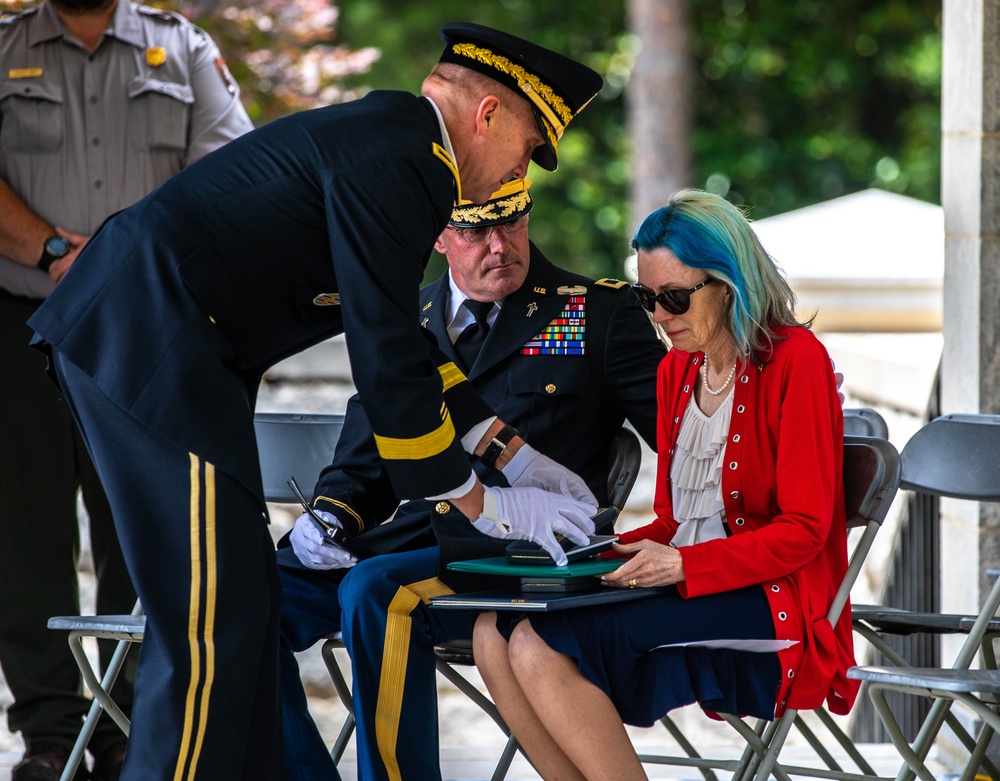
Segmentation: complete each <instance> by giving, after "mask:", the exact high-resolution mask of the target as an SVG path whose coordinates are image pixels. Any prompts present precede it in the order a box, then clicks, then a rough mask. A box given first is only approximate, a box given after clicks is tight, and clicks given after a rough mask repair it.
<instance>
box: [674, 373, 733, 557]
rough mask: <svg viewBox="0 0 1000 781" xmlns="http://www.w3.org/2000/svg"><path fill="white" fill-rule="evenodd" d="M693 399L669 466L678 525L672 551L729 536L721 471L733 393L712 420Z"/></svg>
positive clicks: (730, 393)
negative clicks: (723, 500)
mask: <svg viewBox="0 0 1000 781" xmlns="http://www.w3.org/2000/svg"><path fill="white" fill-rule="evenodd" d="M694 399H695V397H694V394H693V393H692V394H691V400H690V401H689V402H688V408H687V410H685V413H684V419H683V420H682V421H681V428H680V431H679V432H678V434H677V443H676V444H675V445H674V456H673V460H672V461H671V463H670V484H671V496H672V497H673V503H674V520H676V521H677V523H678V527H677V532H676V534H674V539H673V540H672V541H671V543H670V544H671V545H672V546H673V547H675V548H679V547H681V546H683V545H694V544H695V543H696V542H705V541H706V540H715V539H719V538H722V537H726V536H728V535H727V534H726V526H725V523H726V507H725V505H724V504H723V502H722V467H723V461H724V459H725V455H726V437H727V436H728V434H729V421H730V419H731V418H732V415H733V392H732V390H730V392H729V393H728V394H727V395H726V400H725V401H724V402H722V406H721V407H719V408H718V409H717V410H716V411H715V412H714V413H713V414H712V416H711V417H709V416H708V415H706V414H705V413H704V412H702V411H701V409H700V408H699V407H698V405H697V404H696V403H695V400H694Z"/></svg>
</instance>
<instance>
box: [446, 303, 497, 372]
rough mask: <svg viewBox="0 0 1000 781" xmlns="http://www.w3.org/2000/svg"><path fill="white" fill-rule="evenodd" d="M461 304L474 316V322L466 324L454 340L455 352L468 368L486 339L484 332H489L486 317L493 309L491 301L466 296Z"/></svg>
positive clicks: (474, 360)
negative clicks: (474, 299) (476, 299)
mask: <svg viewBox="0 0 1000 781" xmlns="http://www.w3.org/2000/svg"><path fill="white" fill-rule="evenodd" d="M462 306H464V307H465V308H466V309H468V310H469V311H470V312H472V316H473V317H474V318H476V322H474V323H471V324H469V325H468V326H466V328H465V330H464V331H462V333H460V334H459V335H458V338H457V339H456V340H455V352H457V353H458V355H459V357H460V358H461V359H462V362H463V363H464V364H465V369H466V370H469V369H471V368H472V364H474V363H475V362H476V356H477V355H479V349H480V348H481V347H482V346H483V342H485V341H486V334H488V333H489V332H490V324H489V323H488V322H486V318H487V317H488V316H489V314H490V312H491V311H492V310H493V302H492V301H473V300H472V299H471V298H467V299H465V301H463V302H462Z"/></svg>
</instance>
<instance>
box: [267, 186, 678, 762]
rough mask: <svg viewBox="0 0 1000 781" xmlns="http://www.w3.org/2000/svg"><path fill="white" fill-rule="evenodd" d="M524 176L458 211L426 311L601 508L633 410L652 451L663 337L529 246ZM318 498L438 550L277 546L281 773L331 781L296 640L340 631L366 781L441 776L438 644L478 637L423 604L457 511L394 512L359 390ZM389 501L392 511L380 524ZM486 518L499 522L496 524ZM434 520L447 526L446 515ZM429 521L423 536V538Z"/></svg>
mask: <svg viewBox="0 0 1000 781" xmlns="http://www.w3.org/2000/svg"><path fill="white" fill-rule="evenodd" d="M527 186H528V183H527V182H525V183H524V184H523V186H522V185H521V184H520V183H511V185H509V186H507V187H506V188H504V189H503V190H501V191H500V192H499V193H497V194H495V195H494V197H493V198H492V199H491V200H490V201H489V202H487V203H485V204H478V205H473V204H470V205H465V206H462V207H458V208H456V209H455V210H454V211H453V212H452V219H451V222H450V223H449V225H448V227H447V229H446V230H445V231H444V232H443V233H442V234H441V236H440V238H439V239H438V242H437V244H436V245H435V246H436V247H437V249H438V251H440V252H441V253H443V254H444V255H446V256H447V259H448V265H449V273H447V274H445V275H444V276H443V277H441V278H440V279H438V280H437V281H436V282H433V283H432V284H430V285H429V286H427V287H425V288H424V289H423V291H421V296H420V317H421V320H422V322H423V324H424V326H425V327H426V328H427V329H428V330H430V331H431V332H432V333H433V334H434V335H435V337H436V338H437V340H438V342H439V343H440V345H441V347H442V350H443V351H444V352H445V353H446V354H447V355H448V356H449V357H450V358H451V359H452V360H454V361H455V363H456V365H457V366H460V367H462V369H463V371H465V372H467V374H468V378H469V381H470V382H471V383H472V385H473V386H475V388H476V389H477V390H478V391H479V392H480V393H481V394H482V396H483V398H484V399H485V400H486V401H487V402H488V403H489V404H490V405H491V406H492V407H493V408H494V409H495V410H496V411H497V413H498V414H499V415H500V416H501V417H502V418H503V420H504V421H507V422H508V423H510V424H513V425H514V426H516V428H517V430H518V431H520V432H521V434H522V436H524V438H525V439H526V440H527V441H528V442H531V443H535V444H536V445H537V446H538V448H539V449H540V450H542V451H543V452H545V453H546V454H547V455H549V456H551V457H552V458H553V459H554V460H556V461H558V462H559V463H561V464H564V465H566V466H567V467H569V468H570V469H573V470H574V471H575V472H577V473H578V474H580V475H581V476H582V477H583V478H584V479H585V480H586V481H587V484H588V486H589V487H590V489H591V490H592V491H593V492H594V495H595V496H596V497H597V499H598V501H599V502H600V503H601V504H602V505H603V504H605V503H606V502H607V498H608V497H607V467H608V452H609V448H610V445H611V442H612V440H613V438H614V437H615V435H616V433H617V432H618V431H619V430H620V428H621V425H622V422H623V421H624V420H625V419H626V418H628V419H629V421H630V422H631V423H632V425H633V426H634V427H635V429H636V430H637V431H638V432H639V433H640V435H641V436H642V437H643V438H644V439H645V440H646V441H647V442H648V443H649V444H650V446H651V447H655V436H654V428H655V417H656V380H655V375H656V367H657V365H658V364H659V362H660V360H661V359H662V358H663V355H664V347H663V345H662V344H661V343H660V341H659V340H658V339H657V338H656V335H655V333H654V331H653V329H652V328H651V327H650V323H649V321H648V319H647V318H646V316H645V315H644V313H643V312H642V311H641V310H640V309H639V308H638V306H637V304H636V303H635V301H634V299H633V297H632V296H631V295H630V294H629V293H628V291H627V289H626V286H625V284H624V283H622V282H617V281H615V280H601V281H599V282H594V281H593V280H591V279H588V278H586V277H583V276H580V275H579V274H574V273H571V272H569V271H566V270H565V269H561V268H559V267H558V266H555V265H553V264H552V263H551V262H550V261H549V260H548V259H546V258H545V256H544V255H542V253H541V252H540V251H539V250H538V248H537V247H535V246H534V245H533V244H531V243H530V242H529V240H528V229H527V228H528V212H529V210H530V209H531V205H532V202H531V198H530V195H529V193H528V190H527ZM470 302H471V303H472V304H476V303H477V302H485V303H486V307H485V310H486V311H485V312H484V313H482V315H481V318H482V319H484V320H486V321H487V323H488V326H489V328H488V333H487V335H486V337H485V340H484V341H483V342H482V345H481V348H480V349H479V352H478V355H475V356H472V355H471V354H470V353H468V352H466V349H465V347H464V342H465V339H464V338H463V335H464V334H466V333H467V332H468V331H469V330H472V331H473V332H474V331H475V330H476V329H477V325H476V323H475V321H474V316H473V314H472V313H471V312H470V311H469V308H468V306H467V305H466V304H467V303H470ZM463 354H464V355H467V356H468V358H463ZM487 460H488V459H487ZM482 461H483V460H482V459H476V458H473V459H472V464H473V467H474V469H475V470H476V471H477V473H478V474H479V475H480V477H481V478H482V480H483V482H484V483H485V484H486V485H487V486H502V485H506V481H507V479H509V478H510V475H509V472H510V468H511V466H515V467H516V461H515V462H514V463H513V464H510V465H508V466H507V467H505V468H504V469H503V470H502V471H501V470H498V469H496V468H493V467H490V466H488V465H486V464H484V463H482ZM488 490H489V489H488ZM313 496H314V497H315V498H314V500H313V506H314V508H315V509H316V510H318V511H319V512H321V513H323V514H324V515H325V516H326V518H327V519H329V520H331V521H334V520H337V521H339V522H340V523H341V524H343V525H344V526H345V527H347V528H352V529H359V530H361V532H362V533H361V539H362V540H364V539H365V538H366V536H367V537H369V538H372V537H378V536H379V535H380V533H383V532H387V533H388V534H389V535H391V534H392V530H393V527H398V529H399V532H398V539H399V542H400V544H401V545H405V547H418V548H419V546H426V545H431V546H432V547H423V548H420V549H416V550H409V551H407V552H401V553H390V554H386V555H381V556H376V557H374V558H370V559H366V560H364V561H362V562H361V563H359V564H357V565H356V566H353V569H348V567H351V566H352V565H353V564H354V563H355V561H356V560H355V559H354V558H353V557H352V556H350V554H347V553H346V552H345V551H342V550H340V549H338V548H336V547H335V546H331V545H323V544H321V543H320V537H319V534H318V532H317V531H316V529H315V528H314V525H313V523H312V522H311V521H310V520H309V519H308V517H307V516H303V517H301V518H300V519H299V520H298V521H297V522H296V525H295V528H294V529H293V531H292V534H291V544H292V547H291V548H283V549H281V550H279V552H278V553H279V555H278V559H279V572H280V575H281V580H282V587H283V596H282V618H281V628H282V650H281V694H282V708H283V716H284V719H285V726H284V728H285V742H286V756H287V767H286V771H285V772H286V778H287V779H314V778H335V777H336V775H335V773H336V771H335V769H334V767H333V762H332V760H331V758H330V755H329V754H328V753H327V749H326V746H325V745H324V743H323V740H322V738H321V736H320V734H319V732H318V731H317V730H316V727H315V725H314V724H313V722H312V719H311V718H310V716H309V713H308V711H307V708H306V698H305V694H304V692H303V689H302V684H301V681H300V679H299V675H298V669H297V667H296V664H295V660H294V657H293V654H292V651H300V650H303V649H305V648H307V647H309V646H311V645H312V644H313V643H315V642H316V641H317V640H318V639H320V638H321V637H323V636H324V635H326V634H328V633H330V632H334V631H336V630H338V629H343V634H344V641H345V643H346V644H347V648H348V650H349V652H350V654H351V659H352V663H353V668H354V704H355V709H356V710H355V715H356V717H357V725H358V733H357V744H358V765H359V777H361V778H365V779H414V780H415V781H416V780H419V781H428V779H435V778H438V779H439V778H440V777H441V775H440V768H439V760H438V736H437V723H438V720H437V697H436V690H435V685H436V680H435V673H434V650H433V649H434V645H435V644H437V643H440V642H442V641H444V640H447V639H454V638H468V637H471V634H470V633H471V620H470V616H469V615H467V614H463V613H462V612H461V611H452V610H448V611H434V610H430V609H429V608H428V606H427V600H428V598H429V597H431V596H436V595H439V594H447V593H451V589H450V588H449V587H448V586H446V585H445V584H444V583H443V582H441V581H440V580H439V579H438V577H437V575H438V564H439V561H438V547H437V545H435V544H434V539H433V536H432V535H431V534H430V532H429V529H430V525H431V516H432V515H435V514H437V513H438V512H440V511H441V510H444V511H445V513H446V514H445V515H443V516H441V515H439V516H438V517H439V518H441V519H442V520H443V521H447V520H448V516H450V515H454V511H450V512H449V511H448V508H447V507H438V506H436V504H435V503H434V502H429V501H426V500H417V501H412V502H408V503H406V504H403V505H402V506H400V507H399V508H398V511H397V505H398V502H399V497H398V494H397V493H396V492H394V491H393V489H392V485H391V482H390V480H389V477H388V475H387V474H386V470H385V463H384V461H383V460H382V459H380V458H379V455H378V451H377V449H376V447H375V442H374V440H373V438H372V433H371V427H370V425H369V423H368V421H367V419H366V417H365V411H364V409H363V408H362V407H361V405H360V404H358V403H357V399H356V398H355V399H353V400H352V401H351V403H350V404H349V406H348V412H347V417H346V420H345V425H344V430H343V433H342V435H341V439H340V442H339V444H338V446H337V452H336V456H335V458H334V462H333V464H332V465H331V466H330V467H328V468H327V469H326V470H324V472H323V474H322V475H321V476H320V479H319V481H318V483H317V485H316V488H315V491H314V494H313ZM394 512H395V513H396V516H395V519H394V520H392V521H391V522H389V523H385V524H382V525H381V526H378V525H377V524H380V523H381V522H382V521H384V520H385V519H386V518H388V517H390V516H391V515H392V514H393V513H394ZM452 526H453V528H461V529H466V528H467V525H463V526H461V527H458V526H457V525H452ZM475 526H476V527H477V528H481V529H482V531H483V532H485V533H486V534H493V533H494V532H495V527H494V526H493V524H492V523H489V522H484V521H477V522H476V524H475ZM373 527H374V528H373ZM435 528H448V527H447V525H446V524H439V523H437V522H435ZM420 530H424V531H426V532H427V534H426V536H425V537H423V538H417V539H412V538H413V537H414V535H416V534H417V533H418V532H419V531H420ZM470 534H471V535H475V536H477V537H480V538H482V539H487V538H486V537H484V535H483V534H481V533H480V532H478V531H471V530H470ZM427 537H430V539H427ZM293 551H294V552H295V553H297V555H298V558H296V556H295V555H294V554H293ZM484 555H485V554H484ZM300 560H301V562H303V563H301V564H300ZM345 575H346V577H345ZM341 582H342V584H341ZM338 587H339V592H338ZM338 594H339V599H338Z"/></svg>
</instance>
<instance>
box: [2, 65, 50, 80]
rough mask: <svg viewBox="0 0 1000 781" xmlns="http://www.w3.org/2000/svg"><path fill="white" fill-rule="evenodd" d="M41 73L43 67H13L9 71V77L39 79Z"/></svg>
mask: <svg viewBox="0 0 1000 781" xmlns="http://www.w3.org/2000/svg"><path fill="white" fill-rule="evenodd" d="M41 75H42V69H41V68H11V69H10V70H9V71H7V78H8V79H37V78H38V77H39V76H41Z"/></svg>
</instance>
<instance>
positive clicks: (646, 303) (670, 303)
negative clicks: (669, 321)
mask: <svg viewBox="0 0 1000 781" xmlns="http://www.w3.org/2000/svg"><path fill="white" fill-rule="evenodd" d="M718 281H719V280H717V279H713V278H712V277H709V278H708V279H706V280H705V281H704V282H702V283H701V284H700V285H695V286H694V287H692V288H690V289H688V290H664V291H662V292H660V293H651V292H650V291H648V290H646V288H644V287H643V286H642V285H632V290H633V291H634V292H635V294H636V295H637V296H638V297H639V303H640V304H641V305H642V308H643V309H645V310H646V311H647V312H649V313H650V314H652V313H653V312H655V311H656V305H657V304H659V305H660V306H662V307H663V308H664V309H666V310H667V311H668V312H669V313H670V314H672V315H682V314H684V313H685V312H686V311H688V308H689V307H690V306H691V294H692V293H694V292H696V291H698V290H701V289H702V288H703V287H705V285H711V284H712V283H713V282H718Z"/></svg>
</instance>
